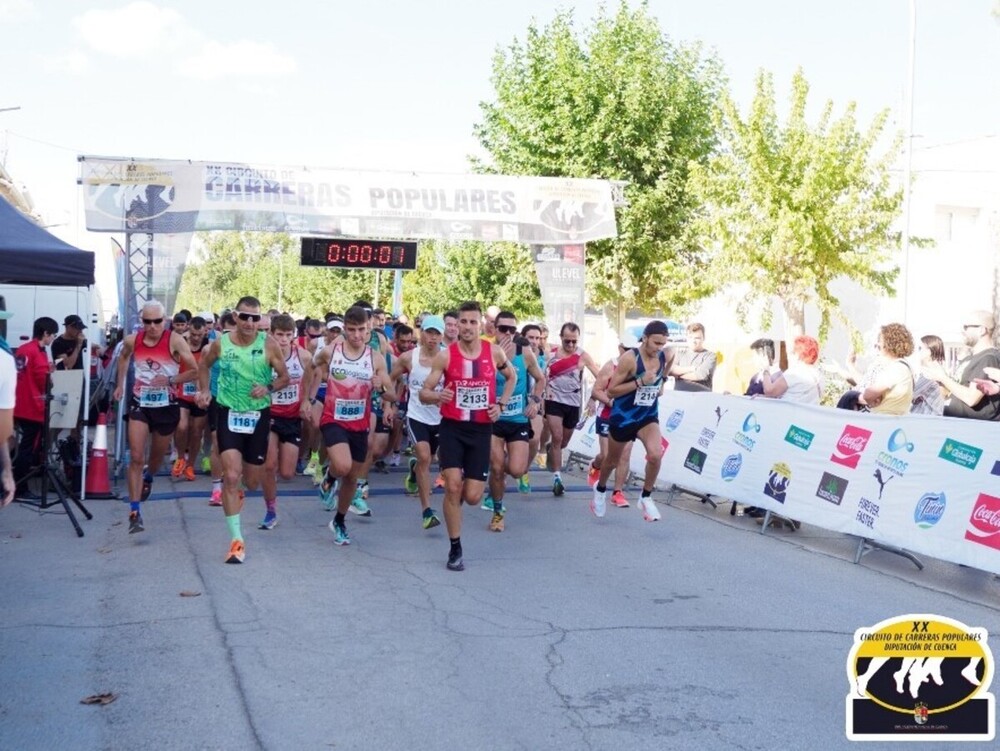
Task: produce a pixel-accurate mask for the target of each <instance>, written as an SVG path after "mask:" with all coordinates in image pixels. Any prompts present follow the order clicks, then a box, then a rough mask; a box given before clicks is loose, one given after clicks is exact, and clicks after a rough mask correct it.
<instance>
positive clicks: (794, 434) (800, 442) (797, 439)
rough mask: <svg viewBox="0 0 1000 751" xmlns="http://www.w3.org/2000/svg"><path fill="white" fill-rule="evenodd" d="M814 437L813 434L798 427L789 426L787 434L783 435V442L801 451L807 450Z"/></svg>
mask: <svg viewBox="0 0 1000 751" xmlns="http://www.w3.org/2000/svg"><path fill="white" fill-rule="evenodd" d="M815 437H816V436H815V434H813V433H810V432H809V431H808V430H803V429H802V428H800V427H799V426H798V425H789V426H788V432H787V433H785V441H786V442H788V443H790V444H792V445H793V446H798V447H799V448H800V449H802V450H803V451H808V450H809V447H810V446H812V442H813V438H815Z"/></svg>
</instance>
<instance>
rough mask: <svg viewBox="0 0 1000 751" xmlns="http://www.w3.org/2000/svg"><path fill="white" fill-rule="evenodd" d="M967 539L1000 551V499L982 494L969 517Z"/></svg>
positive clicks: (966, 530) (966, 531)
mask: <svg viewBox="0 0 1000 751" xmlns="http://www.w3.org/2000/svg"><path fill="white" fill-rule="evenodd" d="M969 523H970V526H969V527H966V529H965V539H966V540H970V541H971V542H978V543H979V544H980V545H985V546H987V547H989V548H993V549H995V550H1000V498H996V497H995V496H992V495H986V493H980V494H979V497H978V498H977V499H976V504H975V506H973V508H972V514H971V515H970V516H969Z"/></svg>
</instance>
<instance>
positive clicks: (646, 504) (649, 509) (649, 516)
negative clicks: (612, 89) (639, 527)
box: [639, 496, 660, 522]
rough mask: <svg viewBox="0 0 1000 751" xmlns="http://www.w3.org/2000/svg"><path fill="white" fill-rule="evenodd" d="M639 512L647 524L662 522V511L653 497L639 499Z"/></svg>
mask: <svg viewBox="0 0 1000 751" xmlns="http://www.w3.org/2000/svg"><path fill="white" fill-rule="evenodd" d="M639 510H640V511H641V512H642V518H643V519H645V520H646V521H647V522H658V521H660V510H659V509H658V508H656V503H655V502H654V501H653V499H652V498H651V497H648V496H647V497H646V498H640V499H639Z"/></svg>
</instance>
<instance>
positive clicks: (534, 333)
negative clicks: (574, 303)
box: [517, 323, 545, 493]
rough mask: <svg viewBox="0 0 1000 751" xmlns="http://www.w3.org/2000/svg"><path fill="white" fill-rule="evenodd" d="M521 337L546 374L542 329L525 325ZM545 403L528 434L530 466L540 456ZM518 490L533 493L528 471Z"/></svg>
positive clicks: (540, 405) (520, 480)
mask: <svg viewBox="0 0 1000 751" xmlns="http://www.w3.org/2000/svg"><path fill="white" fill-rule="evenodd" d="M521 336H523V337H524V338H525V339H527V340H528V344H529V345H531V351H532V352H533V353H534V355H535V359H536V360H537V361H538V367H539V369H540V370H541V371H542V373H543V374H544V373H545V354H544V353H543V352H542V348H541V343H542V329H541V327H540V326H539V325H538V324H537V323H528V324H525V326H524V328H522V329H521ZM528 381H529V383H528V390H529V391H533V390H534V382H533V381H534V379H532V378H531V376H530V375H529V376H528ZM544 412H545V402H544V401H543V402H542V403H541V404H539V405H538V412H537V413H536V414H535V416H534V417H532V418H531V420H530V422H531V431H530V432H529V433H528V436H529V438H528V466H529V467H530V466H531V463H532V462H533V461H535V457H536V456H538V447H539V445H540V444H541V440H542V433H543V432H544V425H545V414H544ZM517 489H518V491H519V492H521V493H530V492H531V476H530V475H529V474H528V472H527V471H525V473H524V474H523V475H521V477H520V478H519V479H518V481H517Z"/></svg>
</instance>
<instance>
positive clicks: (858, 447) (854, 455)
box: [830, 425, 872, 469]
mask: <svg viewBox="0 0 1000 751" xmlns="http://www.w3.org/2000/svg"><path fill="white" fill-rule="evenodd" d="M871 437H872V432H871V431H870V430H865V429H864V428H859V427H858V426H857V425H845V426H844V430H843V432H842V433H841V434H840V439H839V440H838V441H837V447H836V448H835V449H834V450H833V453H832V454H831V455H830V461H832V462H836V463H837V464H842V465H843V466H845V467H850V468H851V469H857V467H858V462H859V461H860V460H861V454H862V452H864V450H865V447H866V446H868V441H869V440H870V439H871Z"/></svg>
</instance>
